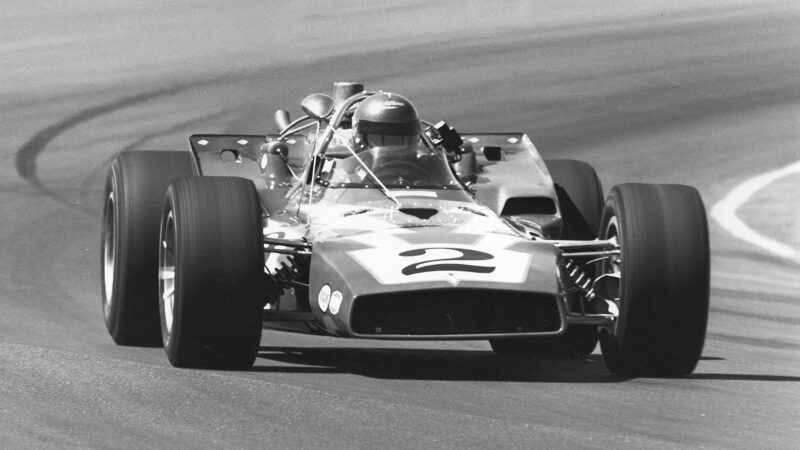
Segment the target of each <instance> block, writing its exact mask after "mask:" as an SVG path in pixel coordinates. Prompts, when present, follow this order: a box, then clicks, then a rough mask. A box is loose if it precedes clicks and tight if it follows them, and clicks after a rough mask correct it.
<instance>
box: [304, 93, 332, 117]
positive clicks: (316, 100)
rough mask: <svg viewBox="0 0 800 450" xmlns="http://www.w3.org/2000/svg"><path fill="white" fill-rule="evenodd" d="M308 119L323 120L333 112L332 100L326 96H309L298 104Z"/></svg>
mask: <svg viewBox="0 0 800 450" xmlns="http://www.w3.org/2000/svg"><path fill="white" fill-rule="evenodd" d="M300 108H302V109H303V112H305V113H306V114H307V115H308V117H311V118H312V119H314V120H323V119H325V118H326V117H328V116H330V115H331V112H333V99H332V98H331V96H330V95H326V94H311V95H309V96H308V97H306V98H304V99H303V101H302V102H301V103H300Z"/></svg>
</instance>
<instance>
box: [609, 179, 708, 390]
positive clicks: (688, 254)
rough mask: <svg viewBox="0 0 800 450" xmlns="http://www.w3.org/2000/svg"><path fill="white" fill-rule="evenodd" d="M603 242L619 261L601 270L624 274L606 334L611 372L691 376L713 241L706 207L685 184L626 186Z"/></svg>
mask: <svg viewBox="0 0 800 450" xmlns="http://www.w3.org/2000/svg"><path fill="white" fill-rule="evenodd" d="M601 230H602V234H603V237H604V238H606V239H608V238H616V239H618V241H619V246H620V250H621V255H620V258H619V260H616V261H613V262H610V263H604V264H603V265H602V268H601V270H602V271H603V272H605V273H617V274H618V275H619V277H620V298H619V305H618V306H619V317H618V318H617V321H616V322H615V324H614V325H612V326H610V327H608V328H606V329H603V330H602V332H601V336H600V345H601V348H602V351H603V356H604V359H605V363H606V365H607V366H608V368H609V370H611V371H612V372H614V373H617V374H620V375H625V376H641V375H650V376H681V375H685V374H688V373H691V372H692V371H693V370H694V368H695V366H696V365H697V362H698V360H699V358H700V354H701V352H702V350H703V344H704V341H705V333H706V323H707V319H708V307H709V271H710V269H709V265H710V263H709V261H710V258H709V242H708V223H707V219H706V213H705V207H704V205H703V201H702V199H701V198H700V194H699V193H698V192H697V190H696V189H694V188H692V187H689V186H682V185H653V184H623V185H619V186H616V187H615V188H614V189H613V190H612V191H611V193H610V195H609V197H608V200H607V202H606V205H605V209H604V211H603V220H602V223H601Z"/></svg>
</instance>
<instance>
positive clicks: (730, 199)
mask: <svg viewBox="0 0 800 450" xmlns="http://www.w3.org/2000/svg"><path fill="white" fill-rule="evenodd" d="M795 173H800V161H797V162H795V163H793V164H789V165H788V166H785V167H782V168H780V169H775V170H771V171H769V172H765V173H762V174H760V175H756V176H754V177H753V178H750V179H748V180H745V181H744V182H743V183H741V184H740V185H738V186H736V187H735V188H734V189H733V190H731V191H730V192H729V193H728V195H727V196H725V198H723V199H722V200H720V201H719V202H718V203H717V204H716V205H714V206H713V207H712V208H711V217H712V218H713V219H714V220H716V221H717V223H718V224H719V225H720V226H721V227H722V228H724V229H725V230H727V231H728V232H730V233H731V234H733V235H734V236H736V237H738V238H739V239H742V240H744V241H747V242H749V243H751V244H753V245H757V246H759V247H761V248H763V249H764V250H767V251H768V252H770V253H772V254H774V255H778V256H780V257H783V258H786V259H790V260H792V261H795V262H797V263H800V251H798V250H796V249H794V248H792V247H789V246H788V245H786V244H783V243H781V242H778V241H774V240H772V239H770V238H768V237H766V236H763V235H761V234H759V233H758V232H756V231H755V230H753V229H752V228H750V227H749V226H747V224H746V223H744V222H742V220H741V219H739V217H738V216H736V210H737V209H739V207H740V206H742V205H743V204H744V203H745V202H747V200H749V199H750V197H752V196H753V195H754V194H755V193H756V192H758V191H759V190H761V189H763V188H764V187H766V186H767V185H769V184H770V183H772V182H774V181H776V180H778V179H780V178H783V177H786V176H789V175H793V174H795ZM787 201H797V199H787Z"/></svg>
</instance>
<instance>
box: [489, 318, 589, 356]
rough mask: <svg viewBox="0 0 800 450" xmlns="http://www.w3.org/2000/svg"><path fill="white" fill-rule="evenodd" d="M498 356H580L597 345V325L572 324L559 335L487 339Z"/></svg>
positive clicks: (586, 353)
mask: <svg viewBox="0 0 800 450" xmlns="http://www.w3.org/2000/svg"><path fill="white" fill-rule="evenodd" d="M489 345H491V347H492V350H493V351H494V352H495V353H497V354H498V355H500V356H512V357H517V356H523V357H525V356H527V357H537V358H570V357H572V358H582V357H584V356H586V355H588V354H591V353H592V351H593V350H594V348H595V347H596V346H597V327H594V326H586V325H572V326H570V327H569V328H567V331H566V332H564V334H562V335H561V336H553V337H538V338H498V339H489Z"/></svg>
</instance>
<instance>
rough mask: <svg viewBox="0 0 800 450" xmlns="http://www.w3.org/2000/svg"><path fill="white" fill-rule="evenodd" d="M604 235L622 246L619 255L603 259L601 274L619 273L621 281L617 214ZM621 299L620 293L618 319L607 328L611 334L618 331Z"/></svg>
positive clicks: (609, 220) (609, 221) (607, 225)
mask: <svg viewBox="0 0 800 450" xmlns="http://www.w3.org/2000/svg"><path fill="white" fill-rule="evenodd" d="M603 236H604V239H616V240H617V245H618V246H619V248H620V254H619V256H616V257H612V258H609V259H607V260H605V261H603V263H602V265H601V268H600V273H601V274H612V275H617V276H618V277H619V278H620V282H621V281H622V242H620V240H619V225H618V223H617V216H612V217H611V218H609V219H608V223H607V224H606V228H605V230H603ZM620 285H621V283H620ZM620 294H621V293H620ZM621 301H622V295H620V298H619V299H618V300H616V301H615V302H614V303H616V305H617V311H618V312H617V320H615V321H613V322H612V323H611V324H610V325H609V326H608V328H607V329H608V332H609V334H611V335H614V333H615V331H616V328H617V322H618V321H619V314H620V313H621V311H622V309H621V308H620V306H621V305H620V303H621Z"/></svg>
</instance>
